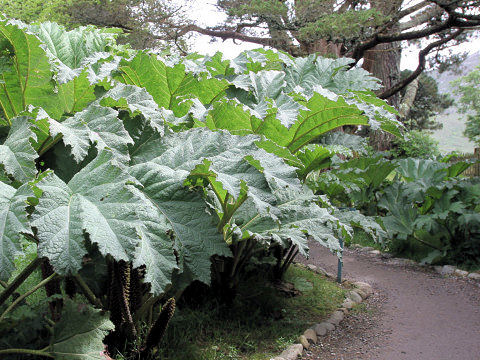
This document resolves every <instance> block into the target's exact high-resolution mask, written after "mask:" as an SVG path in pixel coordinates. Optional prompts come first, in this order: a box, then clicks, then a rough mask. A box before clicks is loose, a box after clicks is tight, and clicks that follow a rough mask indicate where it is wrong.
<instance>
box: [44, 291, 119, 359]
mask: <svg viewBox="0 0 480 360" xmlns="http://www.w3.org/2000/svg"><path fill="white" fill-rule="evenodd" d="M114 328H115V327H114V325H113V323H112V322H111V321H110V319H109V316H108V313H103V312H102V311H101V310H97V309H94V308H92V307H91V306H89V305H85V304H78V303H75V302H73V301H71V300H66V301H65V302H64V305H63V311H62V317H61V320H60V321H59V322H57V323H56V324H55V326H54V328H53V338H52V342H51V344H50V346H49V347H48V348H47V350H46V352H47V353H49V354H50V355H52V356H53V358H54V359H56V360H100V359H102V360H103V359H105V358H106V355H105V345H104V344H103V339H104V337H105V336H106V335H107V334H108V333H109V332H110V331H111V330H113V329H114Z"/></svg>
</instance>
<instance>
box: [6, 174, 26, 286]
mask: <svg viewBox="0 0 480 360" xmlns="http://www.w3.org/2000/svg"><path fill="white" fill-rule="evenodd" d="M31 195H32V192H31V190H30V188H29V186H28V185H23V186H21V187H20V188H19V189H15V188H13V187H11V186H9V185H7V184H4V183H3V182H0V280H3V281H7V280H8V279H9V278H10V275H11V274H12V272H13V271H14V270H15V264H14V260H15V258H16V257H17V256H19V255H21V254H22V249H21V246H20V242H19V240H20V237H21V235H20V234H21V233H25V234H32V230H31V229H30V226H29V222H28V219H27V214H26V212H25V208H26V207H27V198H28V197H29V196H31Z"/></svg>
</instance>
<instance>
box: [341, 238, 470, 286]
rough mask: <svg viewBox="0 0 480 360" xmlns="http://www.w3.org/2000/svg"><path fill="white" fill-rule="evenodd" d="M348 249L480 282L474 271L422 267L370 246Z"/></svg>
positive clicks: (414, 262) (447, 266)
mask: <svg viewBox="0 0 480 360" xmlns="http://www.w3.org/2000/svg"><path fill="white" fill-rule="evenodd" d="M350 248H351V249H357V250H358V251H361V252H365V253H368V254H370V255H374V256H380V257H382V258H384V259H391V261H392V262H396V263H404V264H412V265H418V266H422V267H426V268H429V269H432V270H434V271H435V272H437V273H439V274H440V275H443V276H454V277H458V278H468V279H471V280H476V281H480V272H475V271H473V272H468V271H465V270H461V269H459V268H456V267H455V266H452V265H443V266H431V265H428V264H425V265H423V264H420V263H418V262H416V261H414V260H410V259H403V258H394V257H393V256H392V255H391V254H389V253H382V252H381V251H379V250H375V249H374V248H373V247H370V246H366V247H363V246H361V245H359V244H353V245H352V246H350Z"/></svg>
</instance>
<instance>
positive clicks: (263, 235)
mask: <svg viewBox="0 0 480 360" xmlns="http://www.w3.org/2000/svg"><path fill="white" fill-rule="evenodd" d="M274 194H275V196H276V199H277V204H276V208H277V210H278V214H279V216H278V219H277V220H275V219H272V218H271V217H270V216H266V215H263V216H262V215H261V214H258V213H257V212H256V211H255V210H254V208H252V204H251V203H250V202H248V201H247V202H245V203H244V204H243V205H242V206H241V207H240V209H239V210H238V212H237V214H236V215H235V217H234V221H235V222H236V224H237V226H239V228H240V230H241V231H242V233H243V236H244V237H255V238H257V239H259V240H261V241H264V242H266V243H267V244H269V243H271V242H277V243H279V244H281V245H282V246H284V247H286V246H288V245H289V244H290V243H291V244H293V245H297V246H298V248H299V250H300V253H302V254H304V255H306V254H307V252H308V244H307V236H308V235H309V236H311V237H312V238H313V239H314V240H315V241H318V242H319V243H321V244H322V245H323V246H325V247H327V248H328V249H330V250H332V251H335V252H338V251H340V244H339V242H338V239H337V233H338V232H339V229H338V228H337V221H338V220H337V219H336V218H335V217H333V216H332V215H330V213H329V212H328V210H327V209H325V208H322V207H320V206H318V205H317V204H316V200H317V199H316V196H315V195H314V194H313V193H312V191H311V190H310V189H308V188H305V187H304V188H300V189H290V188H281V189H278V190H276V191H275V192H274Z"/></svg>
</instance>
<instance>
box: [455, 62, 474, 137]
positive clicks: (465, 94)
mask: <svg viewBox="0 0 480 360" xmlns="http://www.w3.org/2000/svg"><path fill="white" fill-rule="evenodd" d="M454 85H455V86H456V91H455V92H456V93H457V94H458V95H460V104H461V105H462V106H459V110H460V112H462V113H467V127H466V128H465V136H466V137H468V138H469V139H470V140H471V141H473V142H474V143H475V144H476V145H477V146H480V66H477V67H476V68H475V70H473V71H471V72H470V73H469V74H467V75H466V76H463V77H461V78H459V79H457V80H455V82H454Z"/></svg>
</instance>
